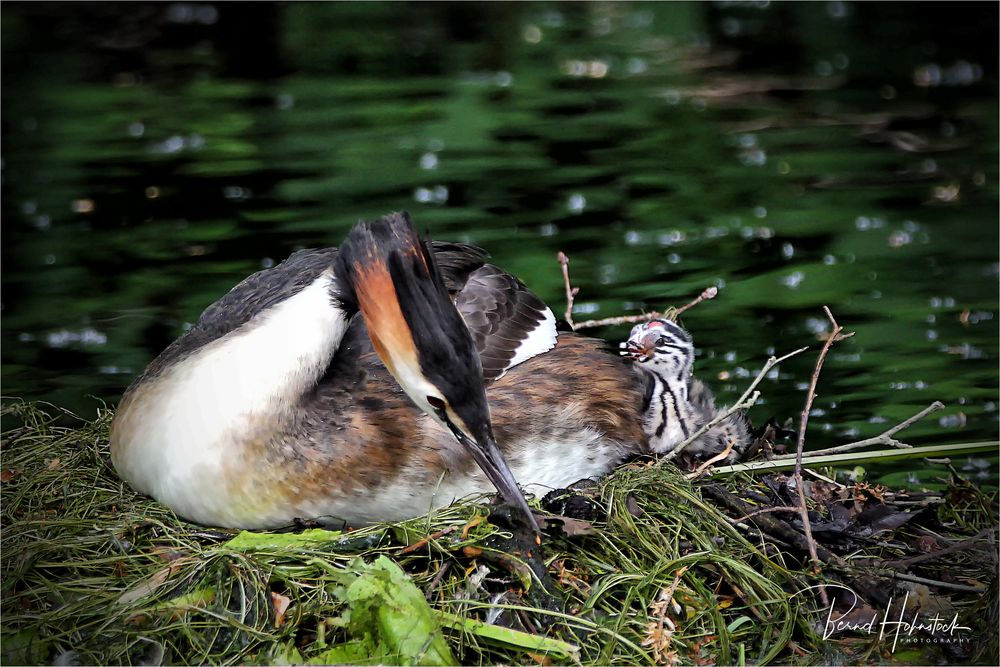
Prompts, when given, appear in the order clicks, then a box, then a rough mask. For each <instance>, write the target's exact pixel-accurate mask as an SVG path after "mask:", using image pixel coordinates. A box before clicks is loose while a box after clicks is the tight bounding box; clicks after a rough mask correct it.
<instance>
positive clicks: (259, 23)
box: [2, 2, 998, 442]
mask: <svg viewBox="0 0 1000 667" xmlns="http://www.w3.org/2000/svg"><path fill="white" fill-rule="evenodd" d="M996 13H997V9H996V7H995V6H988V5H987V6H978V7H960V8H945V7H944V6H943V5H934V6H931V7H924V6H919V7H918V6H915V5H910V6H907V7H906V8H905V10H904V9H900V8H897V7H893V6H888V5H883V4H860V5H854V4H850V3H843V2H830V3H825V4H803V5H794V4H785V3H777V4H769V3H731V4H727V3H717V4H713V5H705V4H683V3H657V4H638V5H630V4H618V3H614V4H580V5H577V4H554V5H513V6H511V5H502V6H492V5H475V6H472V5H454V4H445V5H431V4H421V5H371V4H365V5H355V4H313V3H303V4H290V5H280V6H278V5H266V6H260V7H258V6H250V5H236V4H219V5H215V4H208V3H173V4H169V5H159V6H142V7H138V8H134V9H125V8H124V7H116V8H115V11H113V12H112V11H109V10H107V8H101V7H100V6H91V5H87V6H64V7H60V8H57V9H54V8H52V7H48V8H46V9H45V10H44V11H41V10H37V9H33V8H31V7H29V6H28V5H16V6H5V7H4V8H3V18H4V20H3V37H4V40H3V49H4V65H3V67H4V79H3V88H4V93H5V94H4V95H3V100H2V104H3V201H2V207H3V217H4V221H5V225H4V231H5V235H4V243H3V283H4V285H3V288H4V289H3V363H4V366H3V375H4V392H5V393H6V394H15V395H22V396H26V397H31V398H46V399H49V400H53V401H54V402H56V403H59V404H62V405H66V406H68V407H71V408H73V409H76V410H79V411H82V412H84V413H90V412H92V410H93V406H94V405H95V403H94V401H93V399H90V398H87V397H88V396H97V397H100V398H102V399H105V400H108V401H112V402H113V401H114V400H116V398H117V397H118V396H119V395H120V393H121V391H122V390H123V388H124V387H125V386H126V385H127V383H128V382H129V381H130V379H131V377H132V376H133V375H134V373H135V372H136V371H137V370H139V369H141V368H142V367H143V366H144V365H145V364H146V363H147V361H148V360H149V359H150V357H151V356H152V355H154V354H155V353H156V352H157V351H159V350H160V349H162V348H163V347H164V346H165V345H166V344H167V343H169V341H170V340H172V339H173V338H174V337H176V336H177V335H178V334H179V333H180V332H181V331H182V330H183V329H184V328H185V326H189V325H190V323H191V322H192V321H193V320H194V319H195V318H196V317H197V316H198V314H199V312H200V311H201V309H202V308H204V306H205V305H207V304H208V303H209V302H211V301H212V300H214V299H215V298H217V297H218V296H219V295H221V294H222V293H224V292H225V291H226V290H228V289H229V287H231V286H232V285H233V284H234V283H235V282H236V281H238V280H239V279H240V278H242V277H243V276H245V275H246V274H248V273H250V272H252V271H255V270H258V269H259V268H261V267H267V266H271V265H273V263H275V262H276V261H280V260H281V259H283V258H284V257H285V256H287V255H288V254H289V253H290V252H291V251H293V250H295V249H297V248H300V247H306V246H316V245H322V244H332V243H336V242H337V241H338V240H339V238H341V237H342V236H343V234H344V233H345V232H346V230H347V228H348V227H349V226H350V225H351V224H352V223H353V222H354V221H355V220H357V219H358V218H372V217H375V216H378V215H381V214H383V213H385V212H387V211H390V210H396V209H408V210H410V211H411V212H412V213H413V215H414V217H415V219H416V220H417V222H418V224H419V225H421V226H423V227H425V228H427V229H430V230H431V231H432V232H433V234H434V235H435V236H437V237H440V238H451V239H457V240H463V241H469V242H474V243H479V244H482V245H484V246H486V247H487V248H489V250H490V251H491V252H492V253H493V256H494V259H495V261H497V262H498V263H500V264H502V265H503V266H505V267H506V268H508V269H509V270H511V271H513V272H514V273H516V274H518V275H519V276H520V277H521V278H522V279H524V280H525V281H526V282H527V283H528V284H529V285H530V286H531V287H532V288H533V289H535V290H536V291H537V292H538V293H539V294H540V295H542V296H543V297H544V298H545V299H546V300H548V301H549V302H550V303H551V304H553V306H554V307H555V310H556V311H561V310H562V307H563V305H562V283H561V275H560V272H559V268H558V265H557V264H556V262H555V260H554V255H555V253H556V251H558V250H564V251H566V252H567V253H568V254H569V255H570V257H571V260H572V270H573V279H574V283H575V284H577V285H579V286H580V287H581V294H580V298H579V300H578V301H577V303H576V305H575V308H574V313H575V314H578V315H583V316H586V317H603V316H608V315H617V314H622V313H635V312H640V311H642V310H648V309H655V308H659V307H662V306H663V305H667V304H679V303H683V302H685V301H687V300H689V299H690V298H692V297H693V296H694V295H696V294H698V293H700V292H701V291H702V290H703V289H704V288H705V287H707V286H709V285H716V286H719V287H723V288H724V289H723V292H722V294H721V296H720V297H719V298H717V299H715V300H714V301H712V302H710V303H707V304H702V305H701V306H699V307H698V308H696V309H694V310H692V311H690V312H689V313H687V314H686V315H685V318H684V320H685V325H686V326H687V327H688V328H689V329H690V330H691V331H692V333H693V334H694V336H695V339H696V342H697V344H698V345H699V356H698V361H697V369H698V372H699V374H701V375H702V376H703V377H705V378H706V379H708V380H709V381H710V382H711V383H712V384H713V385H714V388H715V389H716V390H717V393H718V394H720V396H721V398H722V400H726V399H727V398H728V399H729V400H733V399H735V397H736V396H738V394H739V393H740V392H742V390H743V388H744V386H743V385H744V384H745V380H746V379H747V378H749V377H752V376H753V375H755V374H756V372H757V371H758V370H759V369H760V367H761V366H762V364H763V362H764V360H765V359H766V357H767V356H769V355H770V354H773V353H775V351H777V352H778V353H782V352H784V351H787V350H790V349H794V348H796V347H799V346H800V345H805V344H813V345H814V346H815V345H816V343H817V342H818V340H819V339H820V338H821V337H822V336H823V335H824V333H825V332H826V330H827V328H828V325H827V323H826V321H825V319H824V318H823V317H822V313H821V311H820V307H821V306H822V305H824V304H829V305H830V306H831V307H833V308H834V310H835V312H836V314H837V316H838V318H839V320H840V321H841V322H843V323H844V324H845V325H846V326H847V327H848V328H849V329H851V330H854V331H856V332H857V335H856V336H855V337H854V338H852V339H850V340H849V341H845V342H844V343H843V345H842V346H841V347H838V348H837V350H836V351H835V353H834V354H833V355H832V356H831V358H830V361H829V363H828V365H827V368H826V370H825V371H824V376H823V386H822V388H821V396H820V398H819V399H818V400H817V403H816V409H817V411H818V412H817V415H816V420H815V425H816V428H817V435H816V436H815V437H816V438H817V440H819V439H822V438H830V439H832V438H835V437H837V438H848V437H850V438H853V437H868V436H871V435H875V434H877V433H879V432H881V431H882V430H884V429H885V424H886V423H887V422H892V423H895V422H897V421H900V420H902V419H904V418H906V417H908V416H910V415H911V414H913V413H915V412H917V411H918V410H919V409H921V408H923V407H924V406H925V405H927V404H928V403H930V402H931V401H932V400H934V399H941V400H943V401H945V402H946V403H948V404H949V406H950V407H949V409H948V411H946V412H945V413H943V414H942V416H941V417H940V419H938V420H937V421H935V420H934V419H930V420H926V421H925V422H923V423H920V424H918V425H916V426H914V427H913V428H912V429H911V430H910V431H908V432H907V433H908V435H909V436H910V438H911V439H912V440H913V441H915V442H916V441H924V440H935V439H936V440H944V439H947V440H973V439H980V438H988V437H995V435H996V429H997V425H996V424H997V412H996V407H995V406H996V401H997V373H996V358H997V351H998V349H997V348H998V345H997V338H998V321H997V318H996V317H995V313H996V310H997V307H998V306H997V271H998V268H997V267H998V262H997V254H996V248H997V234H998V233H997V224H996V222H997V217H996V207H997V180H998V179H997V169H996V164H997V162H996V145H997V122H996V117H997V105H996V72H995V70H994V67H995V52H996V49H995V46H996V37H995V36H996V30H995V27H996ZM624 333H625V331H616V330H607V331H603V332H601V334H602V335H604V336H606V337H608V338H609V339H616V338H618V337H621V336H622V335H623V334H624ZM811 363H812V362H811V360H810V359H808V358H806V357H802V358H796V359H793V360H791V361H790V362H789V363H788V364H787V365H784V366H782V367H781V369H780V371H775V372H774V376H773V377H769V379H768V380H767V381H766V383H765V387H766V392H765V397H766V403H765V404H764V405H762V406H761V407H760V408H758V409H757V410H756V411H755V413H754V416H755V418H758V419H766V418H768V417H770V416H777V417H779V418H784V417H788V416H792V415H794V414H796V413H797V411H798V410H799V409H800V407H801V400H802V397H801V395H800V392H801V390H802V388H803V386H804V383H805V382H806V381H807V379H808V377H809V373H810V371H811ZM942 431H944V434H943V435H942Z"/></svg>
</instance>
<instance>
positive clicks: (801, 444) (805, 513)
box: [792, 306, 854, 605]
mask: <svg viewBox="0 0 1000 667" xmlns="http://www.w3.org/2000/svg"><path fill="white" fill-rule="evenodd" d="M823 312H825V313H826V317H827V319H829V320H830V324H831V325H832V326H833V330H832V331H831V332H830V336H829V338H827V339H826V342H825V343H824V344H823V349H822V350H820V352H819V357H817V359H816V367H815V368H814V369H813V374H812V380H811V381H810V383H809V393H808V394H806V403H805V406H804V407H803V408H802V416H801V418H800V419H799V437H798V440H797V441H796V444H795V472H794V473H792V477H793V478H794V479H795V488H796V491H797V492H798V496H799V515H800V516H801V517H802V530H803V533H805V536H806V543H807V544H808V545H809V557H810V558H811V559H812V562H813V571H814V573H816V574H818V573H819V568H820V559H819V556H818V555H817V553H816V540H814V539H813V536H812V525H811V524H810V523H809V508H808V507H807V506H806V491H805V483H804V482H803V480H802V451H803V449H804V448H805V444H806V425H807V424H808V423H809V412H810V411H812V405H813V401H815V400H816V385H817V384H819V374H820V371H821V370H822V369H823V362H824V361H825V360H826V355H827V353H828V352H829V351H830V348H831V347H833V344H834V343H836V342H837V341H839V340H843V339H844V338H848V337H849V336H853V335H854V334H853V333H850V334H845V335H842V334H841V332H842V331H843V330H844V328H843V327H842V326H840V325H839V324H837V320H836V319H834V317H833V313H831V312H830V309H829V308H827V307H826V306H823ZM819 597H820V600H821V601H822V602H823V604H824V605H827V604H829V600H828V598H827V596H826V588H825V587H823V586H821V587H820V589H819Z"/></svg>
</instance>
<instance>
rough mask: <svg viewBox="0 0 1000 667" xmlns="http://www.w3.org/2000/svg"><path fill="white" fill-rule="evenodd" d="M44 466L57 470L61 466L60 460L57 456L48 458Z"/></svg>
mask: <svg viewBox="0 0 1000 667" xmlns="http://www.w3.org/2000/svg"><path fill="white" fill-rule="evenodd" d="M45 467H46V468H48V469H49V470H59V468H61V467H62V461H61V460H59V457H56V458H54V459H50V460H49V461H48V463H46V464H45Z"/></svg>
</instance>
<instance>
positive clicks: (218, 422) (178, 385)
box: [112, 271, 348, 522]
mask: <svg viewBox="0 0 1000 667" xmlns="http://www.w3.org/2000/svg"><path fill="white" fill-rule="evenodd" d="M333 282H334V278H333V275H332V272H330V271H327V272H324V273H323V274H322V275H320V276H319V277H318V278H317V279H316V280H315V281H313V282H312V283H311V284H310V285H308V286H307V287H305V288H304V289H302V290H301V291H300V292H298V293H297V294H295V295H294V296H292V297H290V298H288V299H286V300H285V301H282V302H280V303H278V304H277V305H275V306H273V307H271V308H268V309H267V310H265V311H263V312H261V313H258V314H257V315H256V316H254V317H253V318H252V319H251V320H250V321H248V322H247V323H246V324H244V325H243V326H241V327H240V328H238V329H236V330H234V331H232V332H230V333H229V334H227V335H225V336H223V337H222V338H219V339H218V340H215V341H213V342H211V343H209V344H208V345H205V346H204V347H203V348H201V349H199V350H197V351H196V352H195V353H194V354H192V355H191V356H190V357H187V358H186V359H184V360H183V361H181V362H179V363H178V364H177V365H176V366H174V367H172V368H170V369H168V370H167V371H166V372H164V373H163V374H162V375H160V376H159V377H156V378H154V379H152V380H151V381H150V382H148V383H144V384H143V385H140V386H139V387H138V388H137V390H136V392H135V394H136V395H135V396H134V397H132V401H131V403H129V404H128V405H127V406H126V408H125V409H126V410H127V412H128V414H119V415H118V417H117V421H118V422H120V423H117V424H116V427H115V431H114V438H115V440H117V442H114V443H113V450H112V451H113V459H114V463H115V467H116V468H117V469H118V472H119V474H120V475H121V476H122V477H123V478H124V479H126V480H127V481H128V482H129V483H131V484H132V485H133V486H134V487H135V488H136V489H138V490H140V491H143V492H145V493H148V494H150V495H152V496H154V497H156V498H157V499H159V500H160V501H162V502H164V503H166V504H168V505H170V506H171V507H172V508H173V509H174V510H175V511H177V512H178V513H179V514H182V515H184V516H186V517H188V518H191V519H194V520H203V521H206V522H211V520H210V519H211V517H213V516H215V515H216V513H217V511H218V506H219V505H220V504H224V503H225V502H226V494H225V492H224V491H223V490H222V488H221V487H222V486H223V485H222V484H221V480H220V479H219V474H220V471H221V469H222V467H223V464H224V463H225V464H229V463H233V462H234V460H235V461H238V459H239V458H240V457H241V455H242V453H243V452H242V451H241V449H242V448H241V447H240V446H239V445H240V444H241V443H245V442H247V441H252V440H253V439H254V438H255V437H258V438H259V437H264V436H266V435H267V434H268V433H269V432H270V431H272V430H273V429H274V428H278V427H280V426H281V424H282V423H283V421H284V417H285V416H286V415H287V414H288V411H289V409H290V408H292V407H293V406H294V405H295V404H296V403H297V402H298V400H299V397H300V396H301V394H302V392H303V391H305V390H306V389H307V388H308V387H309V386H311V385H312V384H314V383H315V381H316V379H317V378H318V377H319V375H320V374H321V373H322V372H323V371H324V369H325V368H326V367H327V365H328V364H329V363H330V360H331V359H332V358H333V355H334V353H335V352H336V350H337V346H338V345H339V344H340V341H341V339H342V338H343V335H344V332H345V331H346V329H347V325H348V318H347V317H346V316H345V313H344V312H343V311H342V310H341V309H340V308H338V307H337V306H336V305H334V303H333V302H332V300H331V297H330V294H331V289H330V288H331V285H332V284H333ZM250 464H251V465H252V463H250ZM216 489H218V493H217V494H213V491H214V490H216Z"/></svg>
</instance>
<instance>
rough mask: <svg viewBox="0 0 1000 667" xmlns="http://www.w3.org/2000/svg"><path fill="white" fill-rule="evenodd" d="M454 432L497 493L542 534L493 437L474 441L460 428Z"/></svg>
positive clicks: (482, 437)
mask: <svg viewBox="0 0 1000 667" xmlns="http://www.w3.org/2000/svg"><path fill="white" fill-rule="evenodd" d="M453 431H454V433H455V436H456V437H457V438H458V441H459V442H460V443H462V446H463V447H465V449H466V451H468V452H469V454H470V455H471V456H472V458H473V459H474V460H475V461H476V463H477V464H478V465H479V467H480V468H482V469H483V472H485V473H486V476H487V477H489V478H490V481H491V482H493V486H495V487H497V491H499V492H500V495H501V497H503V499H504V500H505V501H506V502H507V503H509V504H511V505H513V506H514V507H517V508H518V509H519V510H521V512H522V513H523V514H524V516H525V518H527V519H528V523H529V524H530V525H531V529H532V530H534V531H535V533H536V534H540V533H541V529H540V528H539V527H538V522H537V521H536V520H535V515H534V514H532V512H531V508H530V507H528V501H527V500H525V499H524V494H523V493H521V489H520V488H518V486H517V481H516V480H515V479H514V474H513V473H512V472H511V471H510V466H508V465H507V461H506V460H505V459H504V457H503V452H501V451H500V448H499V447H498V446H497V443H496V440H494V439H493V435H492V434H487V435H483V436H481V437H479V438H477V439H476V440H473V439H472V438H470V437H469V436H468V435H466V434H465V433H464V432H463V431H462V429H460V428H455V429H453Z"/></svg>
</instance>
